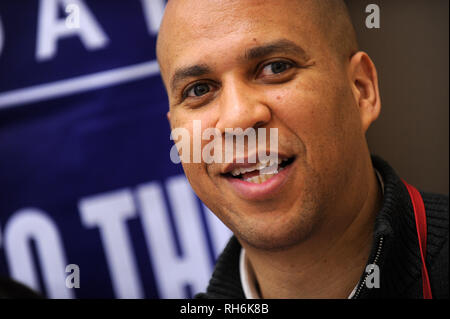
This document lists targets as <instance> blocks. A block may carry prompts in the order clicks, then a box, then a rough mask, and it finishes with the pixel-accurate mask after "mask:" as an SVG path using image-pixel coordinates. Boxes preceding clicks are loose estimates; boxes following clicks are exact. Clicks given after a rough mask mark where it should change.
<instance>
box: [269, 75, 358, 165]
mask: <svg viewBox="0 0 450 319" xmlns="http://www.w3.org/2000/svg"><path fill="white" fill-rule="evenodd" d="M344 91H345V90H344V88H343V87H339V86H337V85H336V84H333V83H330V81H327V80H324V81H321V80H320V79H315V78H313V77H311V78H309V79H308V81H306V80H304V81H302V82H298V83H296V84H293V85H292V86H290V87H288V88H284V89H282V90H278V91H277V92H272V93H273V95H272V96H271V101H270V103H271V105H273V106H272V109H273V112H274V115H275V116H276V117H278V118H279V120H280V121H281V122H282V123H283V124H282V125H285V126H287V128H288V129H289V130H290V131H291V132H292V133H293V134H294V135H295V136H296V137H297V138H298V139H299V141H300V142H301V143H302V144H303V149H304V151H305V153H306V156H307V161H308V162H309V163H311V164H312V163H317V165H319V163H320V162H322V161H329V160H331V159H334V160H337V158H338V157H339V156H341V155H340V150H341V149H342V148H343V147H344V145H343V144H345V143H347V142H348V141H346V140H347V138H346V136H347V135H348V133H347V132H346V127H348V126H349V123H350V122H349V120H350V118H349V116H347V115H346V113H348V111H349V110H348V109H349V107H348V103H346V101H347V100H348V99H347V98H346V97H345V94H343V93H342V92H344ZM314 165H316V164H314Z"/></svg>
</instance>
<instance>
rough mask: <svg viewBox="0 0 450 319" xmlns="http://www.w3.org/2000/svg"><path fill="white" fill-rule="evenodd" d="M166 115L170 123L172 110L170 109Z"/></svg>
mask: <svg viewBox="0 0 450 319" xmlns="http://www.w3.org/2000/svg"><path fill="white" fill-rule="evenodd" d="M166 116H167V120H168V121H169V123H170V111H169V112H167V114H166Z"/></svg>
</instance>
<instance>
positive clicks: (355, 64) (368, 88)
mask: <svg viewBox="0 0 450 319" xmlns="http://www.w3.org/2000/svg"><path fill="white" fill-rule="evenodd" d="M349 70H350V80H351V82H352V91H353V96H354V98H355V101H356V105H357V106H358V108H359V113H360V118H361V125H362V128H363V131H364V133H366V132H367V130H368V129H369V127H370V125H371V124H372V123H373V122H374V121H375V120H376V119H377V118H378V116H379V115H380V111H381V99H380V92H379V88H378V76H377V70H376V68H375V65H374V64H373V62H372V60H371V59H370V57H369V56H368V55H367V53H365V52H357V53H355V54H354V55H353V56H352V58H351V59H350V69H349Z"/></svg>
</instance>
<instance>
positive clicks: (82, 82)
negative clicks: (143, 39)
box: [0, 60, 159, 109]
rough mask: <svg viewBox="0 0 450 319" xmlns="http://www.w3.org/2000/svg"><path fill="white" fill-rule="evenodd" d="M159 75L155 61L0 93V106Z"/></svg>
mask: <svg viewBox="0 0 450 319" xmlns="http://www.w3.org/2000/svg"><path fill="white" fill-rule="evenodd" d="M157 74H159V67H158V63H157V62H156V60H153V61H149V62H144V63H140V64H135V65H131V66H126V67H122V68H117V69H113V70H108V71H102V72H98V73H94V74H89V75H83V76H79V77H74V78H71V79H68V80H61V81H56V82H52V83H46V84H41V85H36V86H32V87H28V88H23V89H17V90H13V91H9V92H6V93H1V94H0V109H3V108H8V107H13V106H21V105H23V104H26V103H35V102H39V101H43V100H48V99H53V98H58V97H62V96H67V95H71V94H76V93H80V92H85V91H90V90H96V89H101V88H105V87H108V86H112V85H116V84H120V83H125V82H130V81H134V80H138V79H142V78H145V77H150V76H154V75H157Z"/></svg>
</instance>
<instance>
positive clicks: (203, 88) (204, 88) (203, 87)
mask: <svg viewBox="0 0 450 319" xmlns="http://www.w3.org/2000/svg"><path fill="white" fill-rule="evenodd" d="M210 90H211V88H210V86H209V84H206V83H199V84H195V85H194V86H191V87H190V88H189V89H188V90H187V92H186V96H189V97H200V96H203V95H205V94H206V93H208V92H209V91H210Z"/></svg>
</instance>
